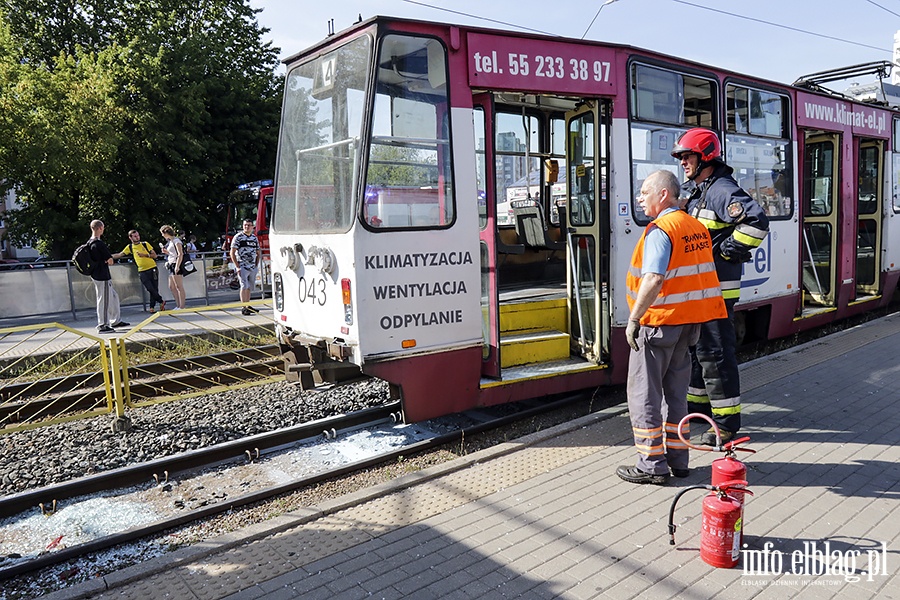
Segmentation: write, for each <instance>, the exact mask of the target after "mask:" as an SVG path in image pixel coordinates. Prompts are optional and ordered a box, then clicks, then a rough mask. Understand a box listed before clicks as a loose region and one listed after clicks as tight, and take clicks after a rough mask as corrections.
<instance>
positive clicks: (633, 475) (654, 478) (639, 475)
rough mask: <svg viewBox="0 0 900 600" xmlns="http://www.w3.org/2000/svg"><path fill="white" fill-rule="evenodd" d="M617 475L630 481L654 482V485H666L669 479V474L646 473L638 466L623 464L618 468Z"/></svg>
mask: <svg viewBox="0 0 900 600" xmlns="http://www.w3.org/2000/svg"><path fill="white" fill-rule="evenodd" d="M616 475H618V476H619V477H620V478H621V479H624V480H625V481H627V482H628V483H652V484H653V485H665V484H666V483H668V481H669V476H668V474H667V475H654V474H653V473H644V472H643V471H641V470H640V469H638V468H637V467H626V466H624V465H623V466H621V467H619V468H617V469H616Z"/></svg>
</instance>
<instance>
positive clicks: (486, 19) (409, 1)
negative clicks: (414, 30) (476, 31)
mask: <svg viewBox="0 0 900 600" xmlns="http://www.w3.org/2000/svg"><path fill="white" fill-rule="evenodd" d="M611 1H613V2H614V1H615V0H611ZM403 2H406V3H407V4H415V5H417V6H424V7H425V8H433V9H435V10H442V11H444V12H448V13H453V14H454V15H462V16H463V17H469V18H470V19H478V20H480V21H487V22H488V23H497V24H499V25H506V26H507V27H515V28H516V29H523V30H525V31H531V32H532V33H540V34H543V35H551V36H553V37H561V36H560V35H559V34H556V33H550V32H549V31H541V30H540V29H531V28H530V27H525V26H524V25H516V24H515V23H507V22H506V21H498V20H496V19H489V18H487V17H482V16H479V15H473V14H470V13H465V12H462V11H459V10H453V9H450V8H444V7H443V6H434V5H431V4H428V3H427V2H416V0H403Z"/></svg>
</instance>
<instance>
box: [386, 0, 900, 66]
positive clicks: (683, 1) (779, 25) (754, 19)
mask: <svg viewBox="0 0 900 600" xmlns="http://www.w3.org/2000/svg"><path fill="white" fill-rule="evenodd" d="M616 1H617V0H606V1H605V2H603V3H602V4H601V5H600V7H599V8H598V9H597V12H596V13H595V14H594V18H593V19H592V20H591V23H590V25H588V28H587V30H585V32H584V35H582V36H581V39H584V37H585V36H586V35H587V34H588V31H590V29H591V27H593V25H594V21H596V20H597V17H598V16H599V15H600V11H601V10H603V7H605V6H606V5H607V4H612V3H613V2H616ZM866 1H867V2H869V3H870V4H872V5H874V6H877V7H878V8H881V9H882V10H885V11H886V12H889V13H891V14H893V15H897V16H900V14H897V13H895V12H893V11H891V10H889V9H887V8H885V7H884V6H882V5H880V4H878V3H877V2H874V1H873V0H866ZM403 2H406V3H407V4H415V5H417V6H423V7H425V8H431V9H434V10H441V11H444V12H449V13H453V14H456V15H461V16H464V17H468V18H470V19H476V20H480V21H487V22H489V23H497V24H499V25H505V26H507V27H515V28H517V29H522V30H524V31H531V32H533V33H540V34H543V35H550V36H553V37H560V36H559V34H555V33H550V32H547V31H541V30H540V29H532V28H530V27H525V26H524V25H517V24H515V23H508V22H506V21H498V20H496V19H490V18H488V17H482V16H480V15H475V14H472V13H466V12H462V11H458V10H453V9H450V8H444V7H442V6H434V5H433V4H429V3H427V2H419V1H417V0H403ZM672 2H675V3H678V4H684V5H685V6H691V7H693V8H699V9H701V10H707V11H710V12H714V13H719V14H722V15H726V16H729V17H734V18H736V19H744V20H745V21H752V22H754V23H761V24H763V25H769V26H770V27H777V28H780V29H786V30H788V31H794V32H797V33H802V34H804V35H811V36H814V37H818V38H822V39H828V40H832V41H835V42H841V43H843V44H851V45H853V46H859V47H861V48H869V49H870V50H878V51H881V52H889V53H890V52H893V51H892V50H891V49H888V48H883V47H880V46H872V45H871V44H864V43H862V42H855V41H853V40H848V39H844V38H840V37H837V36H833V35H828V34H824V33H816V32H815V31H808V30H806V29H801V28H799V27H792V26H790V25H784V24H782V23H776V22H774V21H767V20H765V19H759V18H757V17H750V16H747V15H741V14H738V13H734V12H730V11H727V10H721V9H718V8H712V7H710V6H704V5H702V4H696V3H694V2H688V1H687V0H672Z"/></svg>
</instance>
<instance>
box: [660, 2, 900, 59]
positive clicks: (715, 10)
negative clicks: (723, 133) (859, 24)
mask: <svg viewBox="0 0 900 600" xmlns="http://www.w3.org/2000/svg"><path fill="white" fill-rule="evenodd" d="M672 2H676V3H678V4H684V5H686V6H693V7H694V8H701V9H703V10H708V11H710V12H714V13H719V14H722V15H728V16H729V17H736V18H738V19H745V20H747V21H753V22H755V23H762V24H764V25H771V26H772V27H779V28H781V29H787V30H789V31H796V32H798V33H804V34H806V35H812V36H815V37H820V38H825V39H829V40H834V41H836V42H843V43H845V44H853V45H854V46H861V47H863V48H870V49H872V50H880V51H882V52H890V50H888V49H886V48H881V47H879V46H871V45H869V44H863V43H862V42H854V41H853V40H845V39H843V38H839V37H835V36H833V35H826V34H824V33H816V32H814V31H807V30H805V29H800V28H799V27H791V26H790V25H782V24H781V23H775V22H773V21H766V20H765V19H757V18H756V17H748V16H747V15H739V14H737V13H733V12H728V11H727V10H720V9H718V8H711V7H709V6H703V5H702V4H694V3H693V2H687V1H686V0H672ZM873 4H874V2H873Z"/></svg>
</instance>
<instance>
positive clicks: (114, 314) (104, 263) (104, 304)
mask: <svg viewBox="0 0 900 600" xmlns="http://www.w3.org/2000/svg"><path fill="white" fill-rule="evenodd" d="M104 229H105V226H104V225H103V221H100V220H99V219H94V220H93V221H91V239H90V240H88V248H89V249H90V254H91V263H93V265H94V267H93V270H92V271H91V279H93V280H94V290H95V291H96V292H97V331H99V332H100V333H114V332H115V329H113V328H114V327H127V326H128V325H129V323H126V322H124V321H122V320H121V319H120V314H119V294H117V293H116V290H115V288H114V287H113V286H112V275H110V273H109V266H110V265H111V264H113V262H114V261H113V256H112V253H111V252H110V251H109V247H108V246H107V245H106V242H104V241H103V240H101V239H100V236H102V235H103V230H104Z"/></svg>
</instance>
